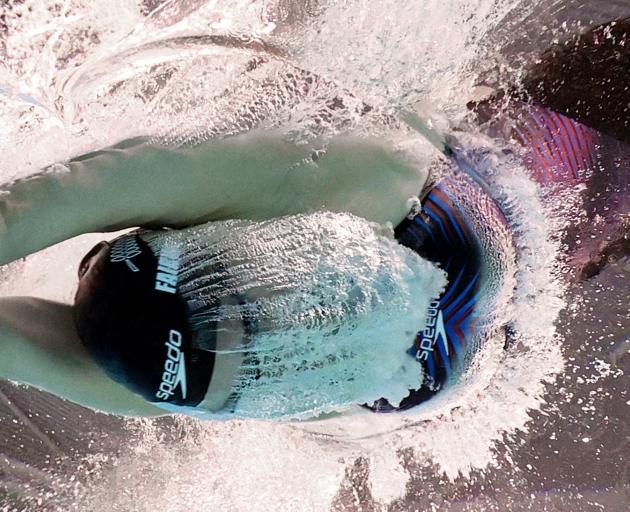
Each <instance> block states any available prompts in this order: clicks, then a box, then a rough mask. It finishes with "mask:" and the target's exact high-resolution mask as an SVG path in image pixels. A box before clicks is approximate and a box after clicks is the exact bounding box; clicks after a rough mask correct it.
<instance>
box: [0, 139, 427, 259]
mask: <svg viewBox="0 0 630 512" xmlns="http://www.w3.org/2000/svg"><path fill="white" fill-rule="evenodd" d="M426 167H427V166H426V165H421V164H419V162H418V161H410V159H409V157H408V156H407V155H403V154H401V153H399V152H395V151H394V150H393V149H392V148H391V147H387V146H385V145H384V143H382V142H380V141H377V140H366V139H358V138H353V137H341V136H340V137H339V138H337V139H335V140H334V141H331V142H330V143H329V144H328V146H327V150H326V152H325V153H322V154H317V155H314V152H313V148H312V147H311V146H308V145H296V144H292V143H290V142H287V141H285V140H283V138H282V137H281V136H280V135H279V134H275V133H273V132H264V133H255V132H252V133H248V134H245V135H241V136H236V137H231V138H227V139H221V140H216V141H210V142H207V143H204V144H200V145H198V146H195V147H188V148H179V149H173V148H167V147H162V146H157V145H154V144H151V143H150V142H149V141H148V140H146V139H134V140H128V141H124V142H122V143H120V144H118V145H116V146H113V147H111V148H107V149H104V150H101V151H97V152H94V153H90V154H87V155H83V156H80V157H77V158H74V159H72V160H70V161H69V162H67V163H65V164H57V165H53V166H51V167H49V168H47V169H45V170H44V171H43V172H42V173H40V174H38V175H35V176H32V177H29V178H27V179H23V180H19V181H16V182H14V183H11V184H6V185H4V186H2V187H0V264H4V263H7V262H9V261H12V260H15V259H17V258H20V257H23V256H25V255H27V254H30V253H32V252H35V251H38V250H40V249H42V248H44V247H47V246H50V245H52V244H55V243H57V242H60V241H62V240H66V239H68V238H71V237H74V236H77V235H79V234H83V233H87V232H103V231H116V230H119V229H123V228H128V227H136V226H146V227H163V226H169V227H182V226H187V225H193V224H199V223H202V222H207V221H210V220H221V219H227V218H249V219H264V218H271V217H277V216H282V215H286V214H292V213H302V212H312V211H316V210H322V209H328V210H333V211H349V212H351V213H354V214H355V215H358V216H361V217H365V218H367V219H368V220H373V221H376V222H392V223H398V222H399V221H400V220H402V218H403V217H404V216H405V214H406V213H407V212H406V200H407V199H408V197H409V196H411V195H413V194H414V193H418V192H419V191H420V190H421V188H422V186H423V184H424V181H425V179H426V176H427V170H426Z"/></svg>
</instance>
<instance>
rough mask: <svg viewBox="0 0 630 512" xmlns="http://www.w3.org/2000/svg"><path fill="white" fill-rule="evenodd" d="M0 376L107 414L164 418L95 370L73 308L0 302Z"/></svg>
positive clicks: (32, 302)
mask: <svg viewBox="0 0 630 512" xmlns="http://www.w3.org/2000/svg"><path fill="white" fill-rule="evenodd" d="M0 377H2V378H5V379H9V380H14V381H18V382H22V383H27V384H30V385H32V386H35V387H37V388H39V389H43V390H45V391H49V392H51V393H54V394H55V395H57V396H60V397H62V398H66V399H68V400H71V401H73V402H75V403H78V404H81V405H83V406H86V407H90V408H92V409H97V410H100V411H102V412H106V413H112V414H120V415H125V416H156V415H163V414H165V413H164V411H162V410H161V409H158V408H157V407H154V406H152V405H151V404H150V403H148V402H146V401H145V400H144V399H143V398H142V397H140V396H138V395H136V394H134V393H132V392H131V391H129V390H127V389H126V388H125V387H124V386H122V385H120V384H118V383H116V382H114V381H113V380H111V379H110V378H109V377H108V376H107V375H106V374H105V372H104V371H103V370H102V369H101V368H100V367H99V366H97V364H96V363H95V362H94V361H93V360H92V358H91V357H90V356H89V354H88V353H87V351H86V349H85V347H84V346H83V345H82V343H81V341H80V340H79V338H78V335H77V334H76V330H75V327H74V321H73V318H72V308H71V307H70V306H68V305H65V304H58V303H55V302H49V301H45V300H42V299H35V298H32V297H11V298H0Z"/></svg>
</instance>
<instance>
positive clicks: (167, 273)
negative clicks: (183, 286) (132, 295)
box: [155, 245, 179, 293]
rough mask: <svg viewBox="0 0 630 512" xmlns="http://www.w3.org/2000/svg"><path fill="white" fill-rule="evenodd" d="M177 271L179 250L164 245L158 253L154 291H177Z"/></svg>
mask: <svg viewBox="0 0 630 512" xmlns="http://www.w3.org/2000/svg"><path fill="white" fill-rule="evenodd" d="M178 269H179V249H178V248H177V247H174V246H172V245H166V246H164V247H163V248H162V250H161V251H160V257H159V259H158V269H157V274H156V276H155V289H156V290H158V291H160V292H166V293H175V291H176V290H177V270H178Z"/></svg>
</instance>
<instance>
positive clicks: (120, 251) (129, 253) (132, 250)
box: [109, 237, 142, 272]
mask: <svg viewBox="0 0 630 512" xmlns="http://www.w3.org/2000/svg"><path fill="white" fill-rule="evenodd" d="M140 253H142V250H141V249H140V246H139V245H138V242H136V238H135V237H123V238H119V239H118V240H116V242H115V243H114V245H113V247H112V252H111V254H110V255H109V260H110V261H111V262H112V263H121V262H125V264H126V265H127V266H128V267H129V269H130V270H131V271H132V272H139V271H140V269H139V268H138V267H136V265H135V264H134V263H133V261H131V260H132V259H133V258H135V257H136V256H138V255H139V254H140Z"/></svg>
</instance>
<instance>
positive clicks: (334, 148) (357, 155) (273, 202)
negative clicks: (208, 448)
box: [0, 104, 598, 415]
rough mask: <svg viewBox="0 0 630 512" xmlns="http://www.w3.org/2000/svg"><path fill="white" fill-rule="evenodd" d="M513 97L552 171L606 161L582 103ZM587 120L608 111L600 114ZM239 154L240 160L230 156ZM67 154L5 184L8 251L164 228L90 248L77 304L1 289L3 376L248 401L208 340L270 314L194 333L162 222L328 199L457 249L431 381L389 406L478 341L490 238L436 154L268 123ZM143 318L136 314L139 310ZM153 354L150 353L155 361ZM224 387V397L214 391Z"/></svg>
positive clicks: (105, 396)
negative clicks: (316, 136)
mask: <svg viewBox="0 0 630 512" xmlns="http://www.w3.org/2000/svg"><path fill="white" fill-rule="evenodd" d="M515 108H517V109H520V110H521V111H522V115H521V116H520V118H519V120H518V123H520V125H519V126H516V127H514V131H515V133H519V132H520V133H521V135H522V136H521V141H522V143H523V144H524V145H525V146H526V147H529V148H530V149H531V155H532V156H531V165H532V166H533V167H534V168H536V169H538V171H536V173H537V174H536V175H537V176H539V180H540V181H541V182H545V181H554V179H555V178H554V177H557V176H559V175H558V174H557V170H558V169H561V170H562V171H561V172H563V173H565V174H564V175H563V176H564V178H566V179H576V180H583V179H587V178H588V175H589V173H590V172H592V170H593V169H592V167H593V165H594V162H593V154H592V153H591V152H590V151H589V149H590V148H591V147H592V146H590V145H589V141H588V140H587V138H588V137H586V138H579V137H578V138H576V137H575V133H581V132H583V133H588V134H589V135H588V136H590V135H592V133H591V132H590V131H588V129H586V128H585V127H583V125H581V124H579V123H578V122H577V121H576V120H574V119H572V118H571V117H564V116H562V117H558V115H557V114H554V113H553V112H549V111H547V110H546V109H542V110H539V109H540V107H537V106H535V107H529V106H528V105H527V104H521V105H517V107H515ZM541 120H542V121H541ZM589 122H590V123H591V125H593V126H596V127H598V119H597V118H595V119H589ZM518 123H517V124H518ZM563 127H564V128H565V129H564V130H563V131H561V129H562V128H563ZM550 141H553V147H554V148H555V150H552V151H551V153H550V154H549V152H548V153H547V154H545V155H543V154H542V153H541V148H543V146H544V147H546V148H547V149H548V150H549V148H550V147H551V146H552V143H551V142H550ZM577 148H581V150H582V151H577ZM278 162H281V163H282V165H279V164H278ZM296 162H300V163H304V162H307V163H306V165H307V166H309V165H312V167H313V169H316V172H313V173H306V172H304V173H292V172H289V170H291V169H295V165H296ZM537 165H538V167H536V166H537ZM541 167H542V169H543V171H542V172H541V171H540V168H541ZM234 168H239V169H241V170H242V173H241V174H239V175H233V174H231V173H228V172H227V170H229V169H234ZM172 169H186V171H187V173H188V172H189V173H190V174H187V175H186V179H185V180H175V179H174V176H173V174H172V172H171V170H172ZM62 170H63V171H64V172H58V171H59V169H56V168H54V167H53V168H50V169H48V170H47V171H46V172H44V173H43V174H41V175H39V176H37V177H35V178H31V179H29V180H23V181H18V182H15V183H13V184H11V185H10V186H8V188H7V189H6V190H5V192H6V193H5V194H4V195H3V196H2V198H1V199H2V214H3V221H4V229H3V232H2V235H1V237H0V256H1V261H2V262H3V263H6V262H9V261H12V260H14V259H16V258H19V257H22V256H24V255H27V254H30V253H31V252H33V251H36V250H38V249H41V248H43V247H46V246H48V245H51V244H53V243H56V242H59V241H62V240H64V239H67V238H69V237H72V236H76V235H78V234H81V233H84V232H91V231H114V230H119V229H123V228H127V227H135V226H144V227H145V228H150V230H149V231H140V232H134V233H132V234H127V235H123V237H122V238H119V239H117V240H115V241H114V242H110V243H103V244H99V245H98V246H96V247H95V248H94V249H93V250H92V251H90V253H88V255H87V256H86V257H85V258H84V259H83V261H82V263H81V265H80V268H79V276H80V285H79V290H78V292H77V298H76V306H75V307H74V308H73V307H72V306H69V305H62V304H54V303H50V302H46V301H41V300H37V299H30V298H18V299H13V298H12V299H3V301H2V306H1V307H0V321H1V322H2V331H3V332H2V340H3V341H2V348H1V349H0V350H1V351H2V356H3V357H2V358H1V362H0V374H1V375H3V376H4V377H5V378H8V379H12V380H17V381H21V382H27V383H30V384H32V385H35V386H37V387H40V388H42V389H46V390H49V391H51V392H53V393H55V394H58V395H60V396H63V397H66V398H68V399H70V400H72V401H75V402H77V403H81V404H83V405H86V406H89V407H92V408H95V409H98V410H102V411H107V412H113V413H119V414H127V415H153V414H162V413H163V412H164V410H170V411H173V412H174V411H179V412H191V409H197V408H198V406H199V405H202V407H201V409H202V410H205V409H204V407H206V408H207V410H212V408H213V407H217V408H221V407H224V406H225V404H227V403H230V402H234V401H238V398H239V397H238V396H236V397H235V396H233V393H232V387H231V385H230V383H231V382H232V380H233V378H234V375H235V373H236V372H237V371H238V368H240V367H241V365H242V363H243V359H242V358H243V357H244V356H243V353H242V352H239V353H238V354H236V355H235V357H231V356H230V357H227V358H226V360H225V361H220V364H218V363H219V361H217V359H218V358H217V357H216V354H213V352H214V349H211V350H207V347H208V346H211V347H215V348H216V347H217V346H218V344H220V343H224V346H225V347H227V348H229V347H234V346H240V345H241V344H242V338H243V337H246V336H247V335H248V333H251V332H252V331H254V330H255V329H256V326H254V325H251V324H248V322H247V321H242V319H230V321H231V322H234V323H233V325H230V326H227V328H226V329H225V330H221V332H225V333H226V334H225V336H224V337H222V338H221V339H219V337H216V336H215V339H214V340H210V341H209V342H208V340H205V341H204V343H210V345H204V343H200V342H198V343H197V344H196V346H192V345H191V344H192V343H193V342H192V341H191V339H192V336H191V335H190V333H189V331H190V325H189V322H190V319H189V317H188V312H187V310H186V307H187V306H186V305H184V304H182V300H181V295H180V294H178V293H177V292H178V290H177V284H178V279H177V278H174V277H173V275H172V272H170V271H172V270H173V268H174V266H176V265H174V263H173V262H174V261H176V260H177V258H175V257H174V256H173V255H172V253H171V254H170V255H169V254H168V253H167V254H166V255H164V254H162V253H161V250H162V249H163V247H164V246H163V245H162V246H161V247H160V242H159V240H161V239H164V236H165V235H164V233H163V232H162V231H160V229H159V228H162V227H171V228H183V227H185V226H190V225H198V224H200V223H203V222H208V221H221V220H224V219H228V218H250V219H254V220H261V219H265V218H272V217H278V216H283V215H290V214H296V213H301V212H313V211H318V210H333V211H349V212H351V213H353V214H356V215H358V216H361V217H364V218H366V219H369V220H372V221H375V222H380V223H383V222H390V223H392V224H393V225H397V226H398V227H397V228H396V235H397V238H398V239H399V240H400V242H401V243H402V244H404V245H407V246H409V247H410V248H412V249H413V250H415V251H416V252H417V253H419V254H420V255H421V256H423V257H424V258H426V259H429V260H431V261H434V262H436V263H440V264H442V265H445V264H446V263H447V262H449V261H454V262H455V266H454V267H453V268H456V271H454V272H455V273H452V272H449V287H447V289H446V290H445V291H444V292H443V293H442V294H441V296H440V297H439V300H438V301H437V303H436V304H434V305H432V309H433V311H434V314H432V315H429V317H428V318H427V320H426V322H427V324H426V325H425V326H424V328H422V329H421V330H420V331H419V332H418V334H417V335H416V339H415V341H414V342H413V343H410V344H412V347H411V350H412V352H413V353H412V355H413V357H414V358H415V359H416V361H418V362H420V364H422V365H423V368H424V370H425V371H424V374H425V375H426V376H427V378H428V386H425V387H422V388H418V389H417V390H415V391H412V392H411V393H410V397H409V398H408V399H405V400H406V401H405V400H402V401H401V402H400V404H399V405H394V406H392V404H390V403H389V402H388V401H387V400H384V401H377V402H375V403H374V404H369V406H370V407H371V408H373V409H374V410H377V411H391V410H397V409H400V408H406V407H410V406H413V405H415V404H417V403H419V402H421V401H423V400H425V399H427V398H428V397H430V396H432V395H433V394H434V393H435V392H437V391H439V390H440V388H441V386H442V385H444V383H446V382H447V381H448V379H449V378H450V376H451V373H452V372H453V370H454V367H455V364H457V363H458V361H459V359H460V358H461V357H463V355H462V352H465V351H466V340H467V336H468V335H469V334H470V332H471V329H473V328H474V315H472V312H473V311H474V306H475V300H476V299H475V294H476V291H477V289H478V286H479V284H478V281H479V275H480V271H481V270H480V254H479V253H478V252H477V251H479V247H480V245H481V244H480V240H479V235H478V234H477V233H476V232H475V231H474V229H473V227H472V226H473V224H474V222H473V220H471V219H470V218H467V215H468V214H467V210H466V208H465V206H464V205H462V197H461V196H458V195H457V186H456V185H457V183H454V182H453V181H450V182H449V181H448V180H447V181H445V182H441V183H437V184H436V183H432V182H430V181H428V172H427V168H426V167H418V166H416V165H411V164H410V163H409V162H408V161H405V159H404V158H402V157H401V156H400V155H399V154H396V153H395V152H393V151H392V150H391V148H387V147H385V146H383V145H382V143H378V142H376V141H364V140H358V139H351V138H348V139H340V140H338V141H334V142H333V143H331V145H330V147H329V148H328V151H327V152H326V153H325V154H324V155H323V156H322V157H320V158H319V159H318V160H317V164H316V165H315V163H314V160H313V159H312V158H311V155H309V154H308V150H307V149H306V148H304V147H300V146H294V145H291V144H288V143H286V142H283V141H282V140H281V139H280V138H279V137H274V136H273V135H269V134H248V135H244V136H238V137H233V138H230V139H226V140H223V141H215V142H213V143H211V144H204V145H203V146H198V147H196V148H188V149H181V150H170V149H165V148H160V147H156V146H153V145H151V144H149V143H148V142H147V141H145V140H141V139H139V140H134V141H126V142H124V143H121V144H119V145H118V146H116V147H114V148H110V149H106V150H103V151H99V152H96V153H93V154H90V155H86V156H83V157H80V158H77V159H74V160H72V161H70V162H69V163H68V164H66V165H65V166H64V167H63V168H62ZM384 170H386V172H383V171H384ZM554 172H555V173H556V174H554ZM123 173H124V179H121V178H120V175H121V174H123ZM545 176H547V178H548V179H546V178H545ZM359 177H360V179H359ZM571 177H572V178H571ZM210 178H211V179H210ZM564 178H563V179H564ZM556 181H562V179H560V178H558V179H557V180H556ZM377 190H378V191H379V192H378V194H376V195H378V196H380V197H383V198H387V200H380V201H374V200H373V199H374V197H375V191H377ZM410 191H412V192H411V194H410ZM296 194H297V197H296ZM413 194H418V196H419V199H420V206H421V207H418V205H416V207H415V209H414V210H412V211H409V204H408V201H407V199H408V197H409V196H410V195H413ZM493 215H494V214H493ZM497 215H498V216H499V217H497V218H500V213H497ZM468 217H469V215H468ZM449 244H451V246H450V247H449ZM452 244H455V245H452ZM457 244H463V245H460V246H458V245H457ZM453 247H455V248H456V249H457V251H454V250H452V249H453ZM464 250H467V252H466V253H465V254H470V255H471V256H470V257H469V258H465V259H463V260H462V261H460V262H457V261H456V260H457V258H454V257H453V255H454V254H461V253H462V251H464ZM161 260H163V261H161ZM458 276H459V281H458ZM111 283H115V285H112V284H111ZM458 287H459V288H458ZM110 291H111V294H112V295H108V294H109V293H110ZM171 291H175V292H176V293H172V292H171ZM160 294H161V295H160ZM246 299H247V298H243V297H237V296H235V297H231V298H230V300H231V301H232V302H230V303H228V304H227V305H228V306H241V305H242V303H241V301H245V300H246ZM99 301H100V302H99ZM103 304H107V305H108V307H111V308H112V309H111V311H110V313H111V312H112V311H113V312H114V315H113V316H112V317H105V318H103V312H104V311H105V309H103V308H104V307H105V306H104V305H103ZM145 313H146V314H145ZM124 315H128V316H124ZM134 315H137V316H134ZM121 316H123V317H124V318H125V319H126V320H125V322H122V323H121V325H117V326H116V325H115V323H116V322H115V319H116V318H117V317H118V318H120V317H121ZM133 318H137V319H138V322H137V323H135V324H134V323H133V322H132V320H133ZM110 321H112V322H113V323H110ZM449 321H450V322H451V323H450V324H449ZM93 326H98V327H93ZM108 326H111V327H109V328H111V333H110V334H111V335H112V336H113V338H116V337H118V336H119V335H120V334H121V332H122V331H121V330H127V327H129V329H128V330H127V332H124V333H123V334H124V336H125V338H124V339H125V340H126V341H127V342H128V343H126V344H125V350H126V352H125V353H124V354H123V355H120V354H118V355H116V356H115V357H111V356H107V355H106V354H105V353H106V352H107V350H106V349H105V348H103V347H99V346H98V343H100V342H101V341H102V340H103V338H104V330H105V329H108ZM421 327H422V326H421ZM145 332H150V333H155V334H156V338H157V339H159V340H160V341H159V343H160V346H161V347H163V352H164V351H165V355H166V357H164V354H162V356H161V357H157V355H156V354H150V355H146V354H145V352H144V351H143V345H142V344H141V343H140V339H141V338H144V333H145ZM449 333H457V335H455V336H453V335H452V334H451V335H450V336H449ZM184 347H185V349H184ZM204 347H206V349H204ZM183 350H186V351H187V352H189V353H191V355H193V359H192V361H191V362H189V361H188V360H186V362H185V363H182V359H181V354H182V351H183ZM195 351H197V352H195ZM232 355H234V354H232ZM464 355H465V354H464ZM128 357H130V358H131V360H128V359H125V358H128ZM145 358H148V359H149V360H150V362H146V363H145V362H144V361H145V360H146V359H145ZM184 368H185V370H184ZM189 371H192V373H190V375H193V374H194V375H195V377H194V378H192V377H189V373H188V372H189ZM129 372H131V373H129ZM112 376H113V377H114V378H112ZM184 376H185V377H184ZM184 383H185V388H184V386H183V384H184ZM146 386H148V388H147V387H146ZM147 389H148V391H147ZM149 395H150V397H149ZM158 395H159V396H158ZM148 398H150V399H148ZM156 399H157V400H156ZM213 400H216V403H215V404H214V405H209V404H211V403H213ZM204 402H205V403H204ZM156 404H157V405H156ZM165 404H166V406H165Z"/></svg>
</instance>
